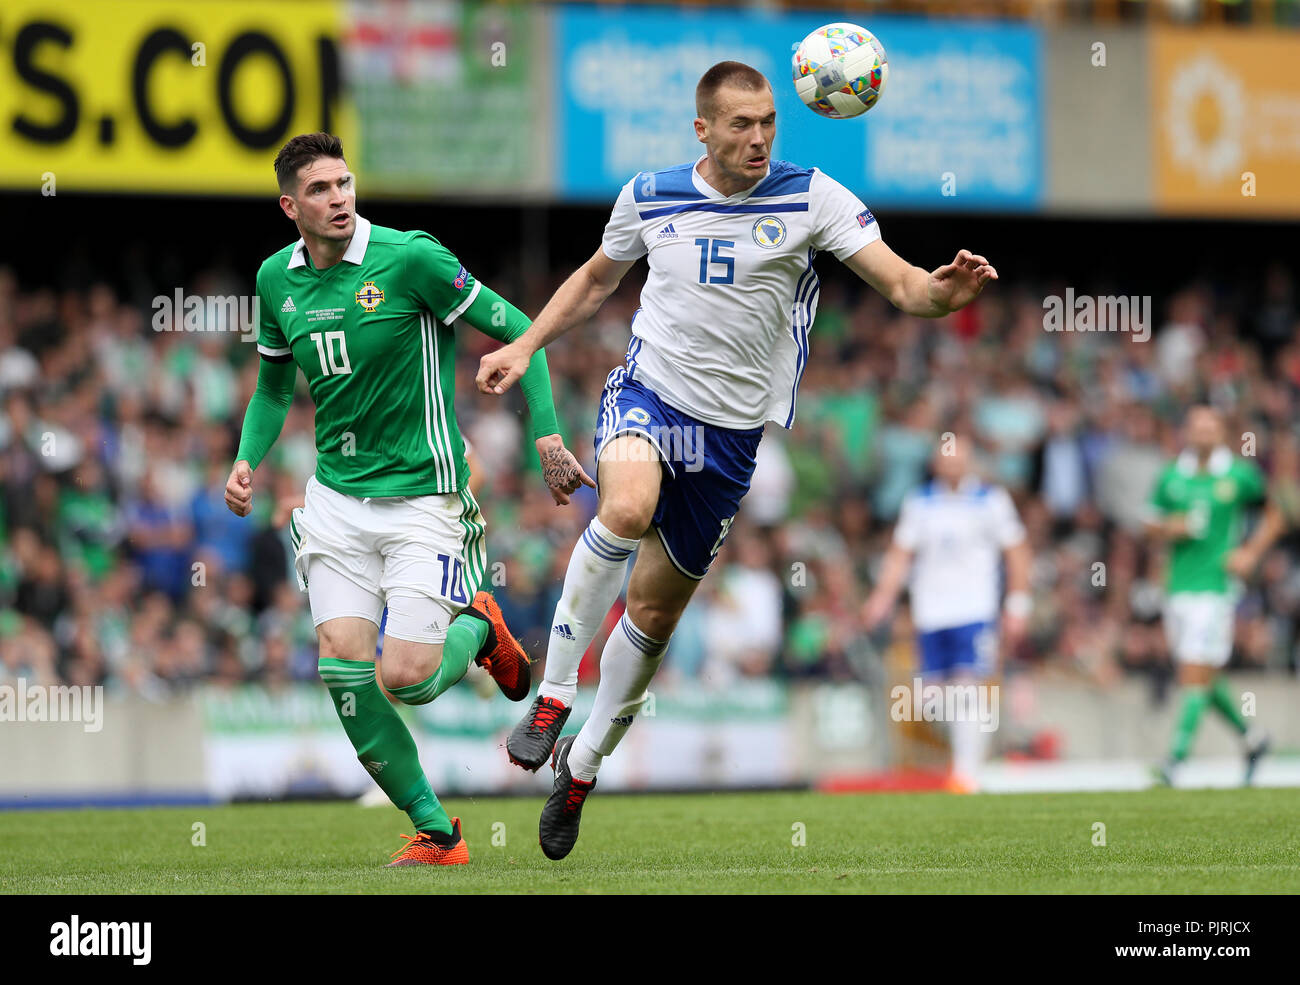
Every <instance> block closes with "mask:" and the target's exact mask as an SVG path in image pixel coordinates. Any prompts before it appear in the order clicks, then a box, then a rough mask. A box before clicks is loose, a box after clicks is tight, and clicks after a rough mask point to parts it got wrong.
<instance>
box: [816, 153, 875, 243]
mask: <svg viewBox="0 0 1300 985" xmlns="http://www.w3.org/2000/svg"><path fill="white" fill-rule="evenodd" d="M808 190H809V191H810V192H811V194H810V195H809V196H808V197H809V200H810V201H811V203H812V210H813V214H812V223H813V237H812V245H813V247H814V248H815V249H817V250H821V251H826V250H829V251H830V252H831V253H834V254H835V259H837V260H847V259H848V258H849V257H851V256H853V254H855V253H857V252H858V250H860V249H862V248H863V247H864V246H866V245H867V244H868V243H874V242H875V241H876V240H878V239H880V224H879V223H877V222H876V217H875V216H873V215H872V214H871V210H870V209H869V208H867V207H866V206H865V205H863V204H862V200H861V199H859V198H858V196H856V195H854V194H853V192H851V191H849V190H848V189H847V188H845V187H844V186H843V185H841V184H840V183H839V182H838V181H836V180H835V179H834V178H832V177H830V176H829V175H827V174H823V173H822V172H821V171H820V170H819V169H817V168H814V169H813V176H812V184H811V185H810V187H809V189H808Z"/></svg>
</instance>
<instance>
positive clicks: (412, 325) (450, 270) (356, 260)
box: [257, 216, 479, 497]
mask: <svg viewBox="0 0 1300 985" xmlns="http://www.w3.org/2000/svg"><path fill="white" fill-rule="evenodd" d="M478 291H479V285H478V283H477V282H476V281H475V280H474V278H473V277H472V276H471V275H470V274H469V272H468V271H467V270H466V269H465V268H464V267H463V266H462V265H461V263H460V261H459V260H457V259H456V257H455V256H453V255H452V254H451V253H450V252H449V251H448V250H447V249H446V248H445V247H443V246H442V245H441V244H440V243H439V242H438V241H437V240H436V239H434V238H433V237H432V236H430V235H429V234H428V233H424V232H419V231H411V232H400V231H398V230H396V229H387V228H385V227H383V226H376V225H372V224H371V223H370V222H368V221H366V220H365V219H362V218H361V217H359V216H358V217H357V229H356V233H355V234H354V235H353V237H352V241H351V243H350V244H349V245H348V249H347V252H346V253H344V254H343V259H342V260H341V261H339V262H338V263H336V264H334V265H333V266H332V267H329V268H327V269H325V270H317V269H316V268H315V267H314V266H313V265H312V261H311V256H310V254H308V252H307V250H306V248H305V246H304V245H303V243H302V241H301V240H299V241H298V243H296V244H294V245H292V246H287V247H285V248H284V249H283V250H281V251H280V252H279V253H276V254H275V255H273V256H271V257H269V258H268V259H267V260H266V261H265V262H264V263H263V264H262V266H261V268H260V269H259V270H258V272H257V296H258V307H259V311H260V316H259V317H260V325H259V331H258V342H257V349H258V352H259V353H261V355H262V357H263V358H264V359H270V360H279V361H286V360H290V359H292V360H293V361H294V362H295V363H297V365H298V367H299V368H300V369H301V370H302V372H303V374H304V375H305V376H306V377H307V385H308V388H309V389H310V391H311V396H312V400H313V401H314V402H315V404H316V478H317V479H318V480H319V481H320V482H322V483H323V484H324V485H326V486H328V487H329V488H331V489H334V490H336V491H337V492H341V493H346V494H348V495H351V496H362V497H366V496H376V497H378V496H422V495H428V494H434V493H450V492H455V491H457V490H458V489H460V488H462V486H463V485H464V483H465V482H466V480H467V479H468V477H469V469H468V466H467V465H466V464H465V443H464V441H463V440H462V438H461V435H460V429H459V427H458V426H457V423H456V411H455V407H454V406H453V397H454V395H455V388H456V365H455V355H456V353H455V334H454V332H453V330H452V324H453V323H454V322H455V320H456V319H457V318H458V317H459V316H460V315H461V313H462V312H464V311H465V309H466V308H468V307H469V306H470V304H472V303H473V301H474V298H475V296H476V295H477V294H478Z"/></svg>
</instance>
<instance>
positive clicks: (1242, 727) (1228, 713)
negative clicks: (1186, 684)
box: [1210, 674, 1250, 735]
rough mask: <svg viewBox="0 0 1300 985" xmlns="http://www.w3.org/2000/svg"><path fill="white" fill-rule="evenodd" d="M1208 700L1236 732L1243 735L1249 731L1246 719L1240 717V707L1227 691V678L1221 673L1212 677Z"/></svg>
mask: <svg viewBox="0 0 1300 985" xmlns="http://www.w3.org/2000/svg"><path fill="white" fill-rule="evenodd" d="M1210 701H1211V703H1212V704H1213V705H1214V707H1215V708H1217V709H1219V711H1220V712H1221V713H1222V715H1223V717H1224V718H1226V719H1227V720H1228V721H1230V722H1232V725H1233V727H1234V728H1235V729H1236V730H1237V731H1238V732H1240V733H1241V734H1242V735H1245V734H1246V733H1247V732H1248V731H1250V726H1249V725H1247V724H1246V719H1245V718H1244V717H1242V714H1241V708H1240V707H1239V706H1238V704H1237V702H1236V701H1234V700H1233V698H1232V694H1231V693H1230V692H1229V691H1228V681H1227V678H1225V677H1224V676H1223V675H1222V674H1220V675H1219V676H1218V677H1216V678H1215V679H1214V684H1213V685H1212V686H1211V687H1210Z"/></svg>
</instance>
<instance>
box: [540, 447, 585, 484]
mask: <svg viewBox="0 0 1300 985" xmlns="http://www.w3.org/2000/svg"><path fill="white" fill-rule="evenodd" d="M542 475H543V477H545V479H546V484H547V485H548V486H550V487H551V488H552V489H562V488H564V487H565V486H568V485H571V484H572V483H573V481H574V480H575V479H576V478H577V477H578V462H577V459H575V458H574V457H573V456H572V455H570V454H569V453H568V452H567V451H566V450H565V449H563V448H548V449H547V450H546V451H544V452H542Z"/></svg>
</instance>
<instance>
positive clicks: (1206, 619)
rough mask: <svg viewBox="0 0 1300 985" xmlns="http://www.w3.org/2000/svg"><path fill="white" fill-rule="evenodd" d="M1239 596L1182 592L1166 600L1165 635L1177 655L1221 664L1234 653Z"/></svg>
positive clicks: (1193, 661) (1196, 661)
mask: <svg viewBox="0 0 1300 985" xmlns="http://www.w3.org/2000/svg"><path fill="white" fill-rule="evenodd" d="M1236 608H1237V605H1236V599H1235V598H1234V597H1233V596H1231V595H1221V594H1219V593H1218V592H1179V593H1177V594H1175V595H1170V596H1169V598H1168V599H1166V601H1165V636H1166V638H1168V640H1169V649H1170V650H1171V651H1172V652H1173V655H1174V659H1175V660H1176V661H1178V662H1179V663H1185V664H1204V665H1207V666H1210V667H1222V666H1224V665H1225V664H1226V663H1227V662H1228V658H1229V657H1230V656H1232V622H1233V615H1234V613H1235V611H1236Z"/></svg>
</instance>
